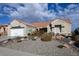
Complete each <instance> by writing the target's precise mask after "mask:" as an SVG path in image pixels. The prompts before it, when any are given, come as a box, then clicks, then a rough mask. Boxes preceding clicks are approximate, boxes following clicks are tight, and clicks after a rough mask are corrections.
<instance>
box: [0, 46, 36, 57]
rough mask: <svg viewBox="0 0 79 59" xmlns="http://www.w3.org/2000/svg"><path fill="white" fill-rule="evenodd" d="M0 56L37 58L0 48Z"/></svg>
mask: <svg viewBox="0 0 79 59" xmlns="http://www.w3.org/2000/svg"><path fill="white" fill-rule="evenodd" d="M0 56H37V55H35V54H31V53H27V52H21V51H17V50H13V49H9V48H5V47H0Z"/></svg>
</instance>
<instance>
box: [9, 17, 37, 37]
mask: <svg viewBox="0 0 79 59" xmlns="http://www.w3.org/2000/svg"><path fill="white" fill-rule="evenodd" d="M35 29H36V28H35V27H34V26H33V25H31V24H28V23H26V22H25V21H22V20H16V19H14V20H13V21H12V22H11V23H10V24H9V25H8V36H27V34H28V33H31V32H32V31H34V30H35Z"/></svg>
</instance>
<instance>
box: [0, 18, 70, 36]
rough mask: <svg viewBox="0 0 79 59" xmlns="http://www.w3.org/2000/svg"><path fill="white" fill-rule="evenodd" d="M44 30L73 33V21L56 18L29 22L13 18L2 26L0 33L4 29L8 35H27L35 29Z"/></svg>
mask: <svg viewBox="0 0 79 59" xmlns="http://www.w3.org/2000/svg"><path fill="white" fill-rule="evenodd" d="M37 29H38V30H44V31H45V32H47V33H50V32H51V33H54V34H58V33H59V34H64V35H69V34H71V21H70V20H69V19H60V18H56V19H54V20H52V21H48V22H34V23H32V24H29V23H27V22H25V21H23V20H20V19H14V20H12V21H11V22H10V23H9V24H8V25H7V26H0V33H1V32H2V31H3V32H4V33H6V34H7V36H27V34H28V33H31V32H33V31H35V30H37Z"/></svg>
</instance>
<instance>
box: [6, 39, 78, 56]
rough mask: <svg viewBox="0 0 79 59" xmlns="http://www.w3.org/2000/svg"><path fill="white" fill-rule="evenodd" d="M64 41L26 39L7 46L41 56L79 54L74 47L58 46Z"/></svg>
mask: <svg viewBox="0 0 79 59" xmlns="http://www.w3.org/2000/svg"><path fill="white" fill-rule="evenodd" d="M58 45H62V43H60V42H58V41H56V40H52V41H48V42H43V41H40V40H35V41H32V40H25V41H22V42H18V43H12V44H8V45H6V46H5V47H6V48H10V49H14V50H18V51H21V52H25V53H32V54H35V55H41V56H78V55H79V54H78V52H76V51H73V49H72V48H58V47H57V46H58Z"/></svg>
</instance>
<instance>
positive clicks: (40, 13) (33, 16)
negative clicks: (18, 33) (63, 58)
mask: <svg viewBox="0 0 79 59" xmlns="http://www.w3.org/2000/svg"><path fill="white" fill-rule="evenodd" d="M24 5H25V6H24V7H18V8H17V11H14V12H13V13H11V14H10V15H11V16H12V17H19V18H27V19H30V20H38V21H40V20H42V21H43V20H45V19H46V18H47V19H50V18H51V19H52V18H55V17H56V16H55V12H53V13H51V12H50V11H49V10H48V5H47V4H37V3H36V4H24ZM45 17H46V18H45Z"/></svg>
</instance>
